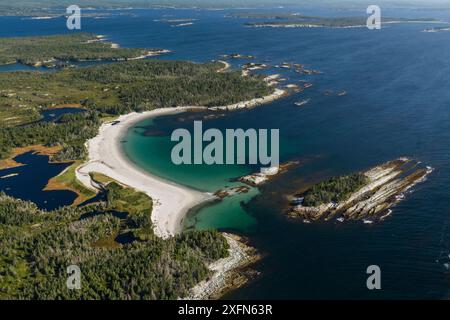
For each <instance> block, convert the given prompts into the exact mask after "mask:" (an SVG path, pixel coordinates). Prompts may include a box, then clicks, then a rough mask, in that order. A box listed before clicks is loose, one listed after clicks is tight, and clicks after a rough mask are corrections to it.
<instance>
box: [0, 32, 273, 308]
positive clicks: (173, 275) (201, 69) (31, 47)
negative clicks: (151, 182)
mask: <svg viewBox="0 0 450 320" xmlns="http://www.w3.org/2000/svg"><path fill="white" fill-rule="evenodd" d="M71 37H73V38H71ZM88 39H91V36H89V37H88V36H85V35H76V36H72V35H67V36H49V37H35V38H22V39H18V38H11V39H0V47H1V48H0V61H2V62H3V63H10V62H13V61H17V62H21V63H24V64H36V63H37V62H41V60H46V59H53V58H57V59H62V60H72V59H75V60H80V59H96V60H97V59H98V60H111V59H113V60H119V59H120V58H125V60H127V59H126V58H127V57H131V56H135V55H136V54H140V53H141V51H139V50H141V49H120V51H117V50H118V49H117V48H110V47H108V48H106V47H105V43H102V42H89V43H88ZM87 48H89V49H87ZM111 50H113V51H111ZM111 52H114V55H112V54H110V53H111ZM221 68H223V65H222V64H221V63H219V62H210V63H204V64H197V63H192V62H182V61H154V60H147V59H142V60H133V61H123V62H114V63H108V64H105V63H102V62H98V63H97V64H96V65H93V66H90V67H77V66H73V67H62V68H58V69H55V70H53V71H52V72H42V71H37V70H36V71H26V72H25V71H16V72H2V73H0V160H3V159H10V158H11V157H12V156H13V155H16V153H15V152H14V150H15V149H16V148H19V147H28V146H39V145H40V146H46V147H57V148H56V149H57V150H59V151H58V152H57V153H56V154H53V155H52V156H51V158H50V160H51V161H60V162H73V164H72V165H71V166H70V167H68V169H67V170H65V171H64V172H63V173H62V174H61V175H60V176H58V177H55V178H54V179H59V180H60V181H63V182H64V183H66V185H65V186H66V187H68V189H69V190H72V191H74V190H75V191H76V188H77V187H76V179H75V174H74V170H75V168H76V167H77V166H78V165H79V164H80V163H82V161H84V160H86V157H87V155H86V147H85V142H86V141H87V140H88V139H90V138H92V137H94V136H96V135H97V132H98V128H99V127H100V125H101V124H102V123H103V122H104V121H111V120H113V119H114V118H115V117H117V116H118V115H121V114H126V113H129V112H132V111H136V112H141V111H145V110H152V109H155V108H164V107H173V106H180V105H187V106H194V105H196V106H217V105H227V104H232V103H236V102H239V101H243V100H249V99H253V98H259V97H262V96H264V95H267V94H270V93H271V91H272V89H271V88H269V87H267V85H266V84H265V82H264V81H263V80H262V79H261V78H260V77H257V76H255V77H253V76H248V77H243V76H242V75H241V73H240V72H233V71H229V72H218V70H220V69H221ZM67 105H70V106H73V105H75V106H76V107H78V108H82V109H84V110H85V112H82V113H76V114H75V113H74V114H65V115H63V116H61V117H60V118H59V119H57V120H55V121H52V122H46V121H41V113H42V112H43V111H46V110H52V109H55V108H61V107H65V106H67ZM93 179H95V180H98V182H99V183H100V184H101V185H102V188H103V191H102V193H103V194H102V195H103V197H101V198H102V199H103V200H97V202H95V203H91V204H87V205H80V206H67V207H62V208H59V209H57V210H54V211H45V210H42V209H40V208H38V207H37V206H36V205H35V204H34V203H31V202H28V201H23V200H19V199H15V198H12V197H10V196H8V195H6V194H4V193H1V192H0V299H176V298H179V297H183V296H186V295H187V293H188V290H189V289H190V288H192V287H194V286H195V285H196V284H197V283H199V282H200V281H202V280H205V279H207V278H208V277H209V276H210V273H211V272H210V270H209V268H208V264H209V263H211V262H213V261H216V260H218V259H220V258H224V257H226V256H227V255H228V254H229V253H228V249H229V246H228V243H227V241H226V239H225V238H224V237H223V236H222V235H221V234H220V233H218V232H215V231H188V232H184V233H182V234H180V235H177V236H175V237H173V238H170V239H161V238H158V237H156V236H155V234H154V232H153V225H152V221H151V212H152V208H153V202H152V199H151V198H149V197H148V196H147V195H146V194H143V193H140V192H137V191H135V190H133V189H129V188H127V187H125V186H122V185H121V184H119V183H118V182H116V181H113V180H111V179H109V178H108V177H105V176H100V175H98V174H96V175H95V176H93ZM70 265H77V266H79V267H80V269H81V272H82V276H81V286H82V289H83V290H68V289H67V287H66V280H67V278H68V274H67V267H68V266H70Z"/></svg>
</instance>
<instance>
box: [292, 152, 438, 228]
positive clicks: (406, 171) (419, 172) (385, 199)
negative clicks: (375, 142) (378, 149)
mask: <svg viewBox="0 0 450 320" xmlns="http://www.w3.org/2000/svg"><path fill="white" fill-rule="evenodd" d="M432 171H433V169H432V168H431V167H424V166H422V165H421V163H420V162H417V161H413V160H411V159H408V158H400V159H396V160H393V161H390V162H387V163H384V164H382V165H379V166H376V167H374V168H371V169H369V170H367V171H365V172H363V173H362V174H363V175H364V179H365V182H364V184H363V185H362V186H359V187H358V188H357V190H355V191H354V192H351V193H350V194H349V195H348V196H346V197H345V199H344V200H340V201H330V202H327V203H321V204H317V205H314V206H307V205H305V204H304V200H305V196H307V194H308V191H306V192H305V193H303V194H298V195H295V196H292V197H291V199H290V200H291V206H290V210H289V212H288V214H289V216H291V217H301V218H303V219H304V222H306V223H309V222H311V221H317V220H325V221H327V220H331V219H336V220H337V221H339V222H344V221H345V220H363V221H364V223H373V222H374V221H380V220H383V219H384V218H386V217H387V216H389V215H390V213H391V209H390V208H391V207H392V206H394V205H395V204H397V203H398V202H400V201H402V200H403V199H404V198H405V193H406V192H407V191H408V190H409V189H411V188H412V187H413V186H414V185H416V184H418V183H420V182H422V181H424V180H425V179H426V178H427V176H428V175H429V174H430V173H431V172H432Z"/></svg>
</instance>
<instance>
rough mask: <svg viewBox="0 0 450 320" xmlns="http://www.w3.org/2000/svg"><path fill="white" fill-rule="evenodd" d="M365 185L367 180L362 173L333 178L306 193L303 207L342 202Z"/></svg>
mask: <svg viewBox="0 0 450 320" xmlns="http://www.w3.org/2000/svg"><path fill="white" fill-rule="evenodd" d="M367 183H368V178H367V177H366V176H365V175H364V174H363V173H354V174H351V175H347V176H340V177H333V178H331V179H329V180H327V181H324V182H321V183H319V184H316V185H314V186H313V187H312V188H311V189H309V190H308V191H306V193H305V195H304V197H305V199H304V201H303V205H304V206H307V207H315V206H319V205H321V204H324V203H330V202H340V201H344V200H346V199H348V197H349V196H350V195H351V194H352V193H353V192H355V191H357V190H358V189H360V188H362V187H363V186H364V185H366V184H367Z"/></svg>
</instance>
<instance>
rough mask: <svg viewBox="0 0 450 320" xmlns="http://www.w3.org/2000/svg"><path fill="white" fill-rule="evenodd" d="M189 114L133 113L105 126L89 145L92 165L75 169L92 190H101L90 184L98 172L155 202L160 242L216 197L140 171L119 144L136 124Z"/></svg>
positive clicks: (175, 110)
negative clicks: (202, 205) (187, 216)
mask: <svg viewBox="0 0 450 320" xmlns="http://www.w3.org/2000/svg"><path fill="white" fill-rule="evenodd" d="M186 110H188V108H183V107H177V108H164V109H156V110H152V111H147V112H143V113H130V114H127V115H124V116H121V117H119V118H118V119H117V120H116V121H115V122H109V123H105V124H103V125H102V126H101V127H100V130H99V133H98V135H97V136H96V137H95V138H93V139H91V140H89V141H88V142H87V148H88V153H89V161H88V162H86V163H84V164H82V165H81V166H80V167H78V168H77V169H76V177H77V179H78V180H79V181H80V182H81V183H82V184H83V185H84V186H85V187H87V188H89V189H91V190H95V191H97V190H98V189H97V188H96V186H95V184H93V182H92V181H91V177H90V175H89V173H90V172H98V173H102V174H105V175H107V176H109V177H111V178H113V179H115V180H117V181H118V182H120V183H122V184H124V185H126V186H129V187H131V188H134V189H136V190H139V191H142V192H145V193H146V194H147V195H148V196H150V197H151V198H152V199H153V201H154V205H153V212H152V222H153V224H154V231H155V234H156V235H157V236H159V237H161V238H168V237H170V236H173V235H175V234H177V233H178V232H180V231H181V229H182V226H181V223H182V221H183V218H184V217H185V215H186V213H187V211H188V210H189V209H191V208H192V207H195V206H197V205H199V204H201V203H204V202H206V201H211V200H213V199H215V197H214V195H212V194H209V193H203V192H200V191H197V190H194V189H191V188H188V187H184V186H181V185H178V184H175V183H172V182H171V181H167V180H164V179H162V178H159V177H157V176H154V175H151V174H150V173H148V172H146V171H144V170H142V169H140V168H138V167H137V166H136V164H134V163H133V162H132V161H131V160H130V159H128V158H127V156H126V155H125V154H124V152H123V150H122V148H121V146H120V141H121V139H122V138H123V136H124V134H125V133H126V131H127V130H128V129H129V128H130V127H131V126H132V125H133V124H135V123H136V122H139V121H141V120H144V119H149V118H153V117H158V116H162V115H169V114H177V113H181V112H184V111H186ZM117 121H119V122H117Z"/></svg>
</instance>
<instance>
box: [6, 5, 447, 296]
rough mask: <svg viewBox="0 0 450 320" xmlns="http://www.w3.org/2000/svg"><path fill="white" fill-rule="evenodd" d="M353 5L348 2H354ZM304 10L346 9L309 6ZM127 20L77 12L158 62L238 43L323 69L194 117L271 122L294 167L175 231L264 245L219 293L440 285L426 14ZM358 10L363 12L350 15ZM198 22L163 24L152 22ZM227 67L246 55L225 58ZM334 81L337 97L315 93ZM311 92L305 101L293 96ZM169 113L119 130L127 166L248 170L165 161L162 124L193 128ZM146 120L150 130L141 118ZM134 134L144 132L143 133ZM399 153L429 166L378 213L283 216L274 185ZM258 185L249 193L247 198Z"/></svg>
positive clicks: (443, 178) (287, 187) (443, 271)
mask: <svg viewBox="0 0 450 320" xmlns="http://www.w3.org/2000/svg"><path fill="white" fill-rule="evenodd" d="M355 10H358V9H355ZM296 11H301V12H303V13H305V14H316V15H319V14H327V15H336V14H340V15H348V14H349V12H347V11H341V12H336V11H323V10H315V9H314V8H309V9H307V10H302V8H298V9H297V10H296ZM132 12H133V13H134V14H135V15H136V16H135V17H132V16H114V17H111V18H108V19H100V20H95V19H86V21H85V22H84V24H83V28H84V30H83V31H87V32H93V33H97V34H105V35H107V36H108V37H109V38H110V39H111V40H112V41H114V42H117V43H119V44H120V45H121V46H124V47H127V46H128V47H161V48H167V49H171V50H173V51H174V52H173V53H172V54H170V55H167V56H162V57H160V59H183V60H192V61H209V60H212V59H218V58H220V57H221V55H222V54H226V53H234V52H237V53H241V54H251V55H254V56H256V57H257V61H255V62H261V61H263V62H266V63H268V64H270V65H275V64H280V63H282V62H283V61H288V62H298V63H302V64H305V65H306V67H307V68H313V69H319V70H321V71H323V72H324V73H323V74H322V75H315V76H303V75H298V74H296V73H293V72H289V71H281V70H280V69H271V70H267V72H268V73H275V72H276V73H278V72H280V73H283V76H284V77H287V78H289V82H293V83H296V82H297V81H299V80H308V81H310V82H312V83H313V84H314V86H313V87H312V88H310V89H308V90H306V91H305V92H304V93H300V94H297V95H293V96H291V97H288V98H285V99H283V100H280V101H277V102H275V103H272V104H270V105H267V106H263V107H259V108H255V109H252V110H248V111H238V112H234V113H230V114H228V115H227V116H226V117H223V118H219V119H215V120H210V121H207V122H205V125H206V126H209V127H215V128H219V129H222V130H223V129H225V128H244V129H245V128H256V129H257V128H279V129H280V139H281V149H280V150H281V160H282V161H287V160H291V159H299V160H300V161H301V162H302V165H301V166H300V167H299V168H297V169H294V170H292V171H290V172H289V174H288V175H285V176H282V177H280V178H279V179H277V180H276V181H274V182H273V183H272V184H271V185H268V186H267V187H263V188H261V190H260V191H259V192H258V191H256V190H254V189H253V190H252V192H251V193H249V194H242V195H239V196H237V197H230V198H227V199H226V200H224V201H223V202H221V203H217V204H213V205H210V206H207V207H205V208H202V209H200V211H198V212H197V213H196V214H194V213H191V214H190V215H189V218H188V219H187V221H186V228H190V227H192V226H195V227H196V228H209V227H213V228H219V229H220V230H228V231H233V232H236V233H239V234H242V235H246V236H248V237H249V239H250V242H251V244H252V245H254V246H255V247H257V248H258V249H259V250H260V251H261V252H263V253H264V254H265V257H264V259H263V260H261V262H260V263H258V264H257V265H256V266H255V268H256V269H257V270H258V271H260V272H261V276H259V277H258V278H257V279H255V280H254V281H252V282H251V283H249V284H248V285H246V286H244V287H242V288H241V289H239V290H236V291H234V292H232V293H231V294H230V295H228V296H227V297H228V298H239V299H248V298H255V299H258V298H259V299H264V298H266V299H267V298H274V299H281V298H288V299H294V298H304V299H311V298H340V299H342V298H355V299H360V298H367V299H390V298H402V299H405V298H413V299H441V298H448V297H449V295H450V292H449V287H450V274H449V270H448V268H447V267H446V264H448V263H449V262H450V258H449V256H448V255H449V254H450V212H449V208H450V197H449V188H448V185H449V184H450V169H449V168H450V127H449V123H450V109H449V107H450V90H449V89H450V77H449V74H450V59H449V57H450V33H448V32H447V33H446V32H442V33H422V32H421V31H422V30H423V29H425V28H428V27H431V25H427V24H401V25H392V26H389V27H387V28H385V29H382V30H380V31H369V30H366V29H337V30H330V29H252V28H246V27H245V26H244V25H243V23H244V22H246V21H247V20H246V19H242V20H240V19H229V18H226V17H225V15H226V14H227V13H229V11H202V10H169V9H164V10H133V11H132ZM356 12H357V13H358V14H363V13H365V8H361V10H360V11H353V12H350V13H353V14H355V13H356ZM384 12H385V14H386V15H389V16H402V17H407V16H416V17H438V18H439V17H441V18H442V17H443V18H446V19H448V17H449V16H450V14H449V13H450V12H448V11H430V12H427V11H417V10H398V11H389V10H385V11H384ZM162 17H170V18H196V19H198V20H197V21H196V22H195V24H194V25H193V26H191V27H185V28H172V27H170V25H168V24H164V23H160V22H156V21H154V20H158V19H161V18H162ZM0 27H3V28H0V36H11V35H33V34H54V33H61V32H66V31H65V30H64V25H62V24H61V21H58V20H42V21H39V22H37V21H36V20H27V21H22V20H20V19H19V18H6V17H5V18H3V17H2V18H0ZM231 62H232V64H233V67H235V68H237V67H239V65H241V64H243V63H245V62H247V61H241V60H233V61H231ZM326 90H333V91H335V92H338V91H341V90H346V91H347V92H348V94H347V96H344V97H336V96H325V95H324V92H325V91H326ZM307 98H310V99H311V101H310V102H309V103H308V105H306V106H305V107H303V108H298V107H295V106H294V102H295V101H298V100H303V99H307ZM179 118H180V115H176V116H170V117H164V118H160V119H156V120H154V121H153V122H148V121H147V122H143V123H140V124H138V125H137V127H135V128H133V129H132V130H131V131H130V132H129V133H128V135H127V137H126V138H125V140H126V141H127V142H126V143H124V147H125V151H126V152H127V153H128V154H129V156H130V157H131V158H132V159H133V161H135V162H136V164H137V165H138V166H140V167H142V168H143V169H145V170H148V171H149V172H152V173H155V174H158V175H160V176H161V177H164V178H167V179H170V180H173V181H176V182H178V183H181V184H184V185H188V186H191V187H194V188H197V189H200V190H204V191H209V192H215V191H217V189H220V188H223V187H224V186H232V185H234V183H232V182H230V181H229V179H230V178H236V177H238V176H241V175H243V174H247V173H249V172H253V171H255V170H256V169H257V168H253V167H247V166H221V167H206V166H179V167H177V166H173V165H171V162H170V161H168V159H169V158H170V150H171V147H172V143H171V142H170V133H171V131H172V130H173V129H174V128H178V127H185V128H187V129H191V127H192V119H190V120H188V121H184V122H180V121H178V120H179ZM149 126H150V127H149ZM145 132H147V133H148V132H150V133H152V134H151V135H146V134H145ZM400 156H409V157H412V158H415V159H417V160H419V161H422V162H423V163H425V164H427V165H431V166H433V167H434V168H436V171H435V172H434V173H433V174H432V175H431V176H430V178H429V180H428V181H426V182H425V183H423V184H421V185H418V186H417V187H415V188H414V192H413V193H412V194H409V195H408V197H407V199H406V200H405V201H404V202H402V203H401V204H399V205H398V206H396V207H395V209H394V212H393V214H392V216H391V217H390V218H389V219H387V220H386V221H384V222H383V223H380V224H376V225H370V226H368V225H363V224H362V223H349V224H342V225H336V224H334V223H319V224H311V225H305V224H302V223H301V222H299V221H293V220H289V219H287V218H286V216H285V215H284V214H283V213H284V205H285V195H286V194H288V193H290V192H292V191H294V190H293V189H295V188H296V186H298V185H303V186H307V185H309V184H311V183H313V182H315V181H319V180H321V179H324V178H326V177H329V176H332V175H336V174H345V173H349V172H353V171H356V170H362V169H365V168H368V167H370V166H373V165H376V164H379V163H382V162H384V161H388V160H391V159H394V158H396V157H400ZM254 195H256V196H255V197H253V196H254ZM372 264H376V265H379V266H380V267H381V270H382V290H379V291H369V290H367V288H366V278H367V275H366V273H365V272H366V268H367V266H369V265H372Z"/></svg>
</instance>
